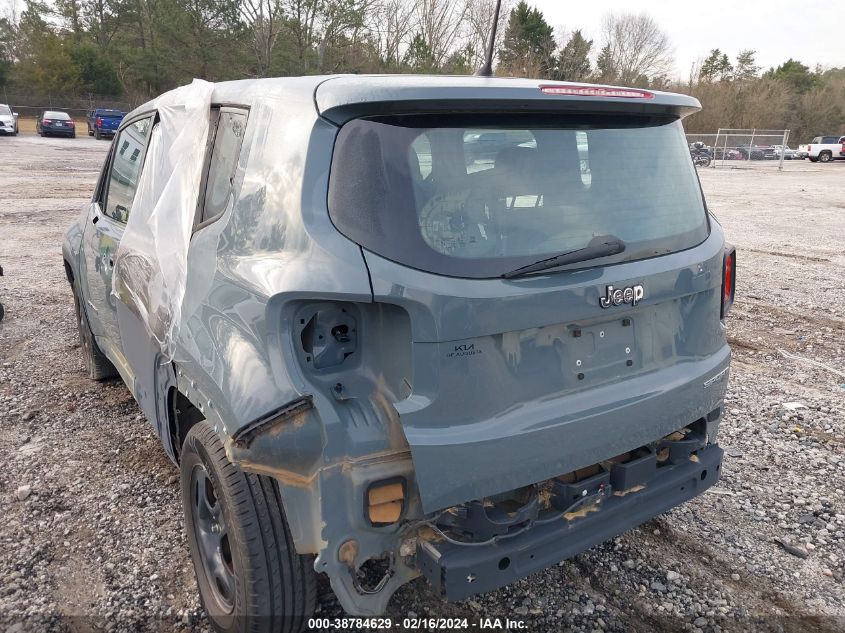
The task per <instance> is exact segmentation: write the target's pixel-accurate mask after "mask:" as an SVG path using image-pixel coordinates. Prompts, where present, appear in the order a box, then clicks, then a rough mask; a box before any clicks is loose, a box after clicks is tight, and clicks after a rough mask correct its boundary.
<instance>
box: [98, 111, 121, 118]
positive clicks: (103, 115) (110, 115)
mask: <svg viewBox="0 0 845 633" xmlns="http://www.w3.org/2000/svg"><path fill="white" fill-rule="evenodd" d="M97 116H98V117H100V118H101V119H122V118H123V112H106V111H105V110H100V111H99V112H97Z"/></svg>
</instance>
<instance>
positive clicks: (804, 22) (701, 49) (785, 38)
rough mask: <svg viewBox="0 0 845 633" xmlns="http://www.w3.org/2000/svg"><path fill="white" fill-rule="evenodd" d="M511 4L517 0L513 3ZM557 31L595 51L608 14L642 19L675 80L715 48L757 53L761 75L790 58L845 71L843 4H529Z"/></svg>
mask: <svg viewBox="0 0 845 633" xmlns="http://www.w3.org/2000/svg"><path fill="white" fill-rule="evenodd" d="M513 2H516V0H513ZM528 4H530V5H533V6H536V7H537V8H538V9H540V11H542V12H543V15H544V16H545V18H546V21H547V22H548V23H549V24H551V25H552V26H553V27H555V30H556V31H558V30H559V28H562V29H564V30H566V31H573V30H575V29H579V28H580V29H581V30H582V33H584V35H585V36H586V37H587V38H588V39H595V40H596V42H595V43H594V45H593V46H594V48H596V49H597V48H598V47H599V42H598V40H599V39H600V37H599V35H600V32H601V21H602V17H603V16H604V15H605V14H606V13H608V12H609V11H615V12H626V11H627V12H632V13H639V12H641V11H646V12H648V13H649V14H650V15H651V16H652V17H653V18H654V19H655V20H656V21H657V23H658V24H659V25H660V27H661V28H662V29H663V31H664V32H665V33H667V34H668V35H669V37H670V38H671V39H672V43H673V45H674V47H675V72H676V75H675V77H676V78H677V77H680V78H686V77H688V76H689V71H690V66H691V65H692V64H693V63H694V62H696V61H700V60H701V59H703V58H704V57H705V56H706V55H707V53H708V52H709V51H710V50H711V49H713V48H719V49H721V50H722V51H723V52H727V53H728V55H729V56H730V57H731V58H734V57H735V56H736V54H737V53H738V52H739V51H740V50H742V49H746V48H751V49H754V50H756V51H757V64H758V65H760V66H762V67H763V69H764V70H767V69H769V68H770V67H773V66H778V65H780V64H781V63H783V62H785V61H786V60H787V59H789V58H790V57H792V58H793V59H797V60H798V61H800V62H803V63H804V64H806V65H808V66H810V67H811V68H813V67H815V65H816V64H821V65H822V66H823V67H832V66H845V37H843V30H842V26H843V18H845V0H589V1H587V2H585V1H584V0H528Z"/></svg>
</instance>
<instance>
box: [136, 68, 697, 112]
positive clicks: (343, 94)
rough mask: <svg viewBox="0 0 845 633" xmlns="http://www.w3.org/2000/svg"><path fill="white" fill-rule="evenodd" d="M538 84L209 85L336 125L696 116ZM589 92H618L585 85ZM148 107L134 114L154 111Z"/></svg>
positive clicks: (297, 81)
mask: <svg viewBox="0 0 845 633" xmlns="http://www.w3.org/2000/svg"><path fill="white" fill-rule="evenodd" d="M582 85H584V84H573V83H568V82H561V81H546V80H540V79H512V78H499V77H493V78H486V77H475V76H472V75H462V76H446V75H315V76H307V77H275V78H265V79H242V80H238V81H226V82H221V83H217V84H215V86H214V94H213V97H212V99H213V101H214V102H215V103H228V104H241V105H245V106H252V105H255V104H257V103H259V102H264V101H266V100H268V99H286V100H287V99H291V98H293V99H297V100H309V101H311V102H312V103H313V104H314V106H315V107H316V109H317V111H318V112H319V113H320V114H321V115H322V116H323V117H325V118H328V119H329V120H331V121H334V122H335V123H338V124H342V123H343V122H345V121H347V120H349V119H351V118H355V117H358V116H363V115H365V114H392V113H402V112H420V111H427V112H436V111H445V110H451V109H455V108H465V109H472V110H477V109H481V110H491V111H501V110H502V109H517V110H520V111H526V112H531V111H555V110H568V111H578V110H589V111H607V112H624V113H632V114H634V113H641V114H649V113H650V114H669V115H674V116H679V117H684V116H686V115H688V114H691V113H693V112H696V111H697V110H699V109H701V104H700V103H699V102H698V100H697V99H695V98H694V97H690V96H688V95H683V94H677V93H671V92H662V91H658V90H648V93H650V95H651V97H650V98H648V99H629V98H618V97H598V96H569V95H566V96H562V95H549V94H546V93H544V92H542V91H541V90H540V88H541V87H543V86H582ZM590 86H591V87H595V88H599V87H604V88H619V87H618V86H604V85H601V84H591V85H590ZM154 104H155V100H153V101H150V102H148V103H146V104H144V105H143V106H141V107H140V108H137V109H136V110H135V111H133V112H132V113H130V114H134V112H139V113H140V112H143V111H145V110H146V111H148V110H150V109H151V108H152V107H154Z"/></svg>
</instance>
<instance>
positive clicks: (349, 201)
mask: <svg viewBox="0 0 845 633" xmlns="http://www.w3.org/2000/svg"><path fill="white" fill-rule="evenodd" d="M329 211H330V214H331V217H332V220H333V221H334V223H335V225H336V226H337V227H338V229H339V230H340V231H341V232H342V233H344V234H345V235H347V236H348V237H349V238H350V239H352V240H354V241H356V242H358V243H359V244H361V245H362V246H364V247H365V248H367V249H368V250H371V251H373V252H375V253H378V254H379V255H382V256H384V257H386V258H388V259H391V260H394V261H397V262H400V263H403V264H406V265H408V266H411V267H414V268H418V269H421V270H427V271H430V272H435V273H439V274H444V275H450V276H457V277H497V276H499V275H501V274H502V273H504V272H506V271H509V270H512V269H514V268H517V267H519V266H522V265H526V264H530V263H533V262H535V261H537V260H538V259H542V258H544V257H551V256H553V255H557V254H559V253H562V252H566V251H570V250H574V249H579V248H583V247H584V246H586V245H587V244H588V243H589V242H590V240H591V239H592V238H593V237H596V236H605V235H613V236H615V237H617V238H620V239H621V240H623V241H624V242H625V244H626V249H625V251H624V252H623V253H621V254H619V255H614V256H611V257H605V258H603V259H601V260H593V261H589V262H585V263H581V264H577V265H574V267H589V266H596V265H604V264H610V263H616V262H621V261H630V260H633V259H640V258H646V257H652V256H655V255H660V254H664V253H670V252H674V251H679V250H683V249H687V248H690V247H692V246H695V245H696V244H699V243H700V242H702V241H703V240H704V239H705V238H706V237H707V234H708V225H707V219H706V213H705V209H704V203H703V200H702V196H701V190H700V186H699V184H698V179H697V177H696V175H695V168H694V167H693V164H692V161H691V160H690V154H689V148H688V145H687V143H686V140H685V137H684V134H683V129H682V127H681V124H680V122H679V121H677V120H674V119H673V120H671V121H667V120H665V119H663V120H655V119H651V118H649V119H645V118H637V117H630V116H628V117H618V118H615V117H608V116H604V117H589V118H585V117H583V116H582V117H576V116H568V117H561V116H557V117H547V118H543V117H538V116H536V115H534V116H531V117H521V116H510V117H502V116H495V117H489V116H485V115H475V116H472V117H466V118H461V117H450V118H449V119H444V117H442V116H441V117H437V118H434V117H429V116H409V117H381V118H373V119H357V120H354V121H352V122H350V123H347V124H346V125H344V126H343V127H342V128H341V130H340V132H339V133H338V138H337V141H336V144H335V152H334V157H333V161H332V169H331V176H330V182H329Z"/></svg>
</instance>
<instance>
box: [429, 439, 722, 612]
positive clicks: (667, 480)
mask: <svg viewBox="0 0 845 633" xmlns="http://www.w3.org/2000/svg"><path fill="white" fill-rule="evenodd" d="M722 454H723V451H722V449H721V448H720V447H719V446H717V445H715V444H714V445H710V446H707V447H706V448H702V449H701V450H699V451H698V453H697V457H698V459H697V460H685V461H683V462H681V463H670V464H667V465H666V466H662V467H661V468H659V469H658V471H657V475H656V476H655V477H653V478H652V479H651V480H650V481H649V482H648V484H647V485H646V486H645V487H644V488H642V489H640V490H636V491H634V490H632V491H630V492H628V493H627V494H624V495H622V496H619V495H612V496H610V497H608V498H607V499H605V500H604V501H603V502H602V503H601V505H600V509H597V510H596V511H594V512H591V513H588V514H586V516H579V517H577V518H574V519H571V520H567V519H564V518H561V520H560V521H556V522H551V523H543V524H537V525H534V526H532V527H531V528H530V529H528V530H526V531H524V532H523V533H521V534H519V535H517V536H514V537H513V538H509V539H506V540H501V541H498V542H495V543H492V544H490V545H482V546H475V547H468V546H466V545H456V544H454V543H449V542H447V541H438V540H420V541H419V542H418V545H417V565H418V566H419V568H420V570H421V571H422V573H423V575H425V577H426V578H428V580H429V582H430V583H431V584H432V586H433V587H434V588H435V590H437V591H438V592H439V593H440V594H441V595H443V596H445V597H446V598H448V599H449V600H463V599H464V598H467V597H469V596H472V595H474V594H477V593H483V592H486V591H490V590H492V589H496V588H498V587H502V586H504V585H507V584H510V583H512V582H514V581H516V580H518V579H519V578H522V577H524V576H527V575H528V574H531V573H533V572H535V571H539V570H541V569H544V568H546V567H549V566H551V565H554V564H555V563H557V562H559V561H561V560H564V559H567V558H571V557H572V556H575V555H576V554H578V553H580V552H583V551H584V550H586V549H589V548H590V547H593V546H595V545H598V544H599V543H603V542H604V541H607V540H608V539H611V538H613V537H615V536H618V535H619V534H622V533H623V532H625V531H627V530H629V529H631V528H632V527H635V526H637V525H639V524H641V523H643V522H645V521H647V520H648V519H651V518H653V517H655V516H657V515H658V514H661V513H663V512H666V511H667V510H669V509H671V508H673V507H675V506H677V505H679V504H681V503H683V502H684V501H687V500H689V499H692V498H693V497H695V496H696V495H699V494H701V493H702V492H704V491H705V490H706V489H707V488H709V487H710V486H712V485H713V484H715V483H716V481H718V479H719V471H720V470H721V463H722Z"/></svg>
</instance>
